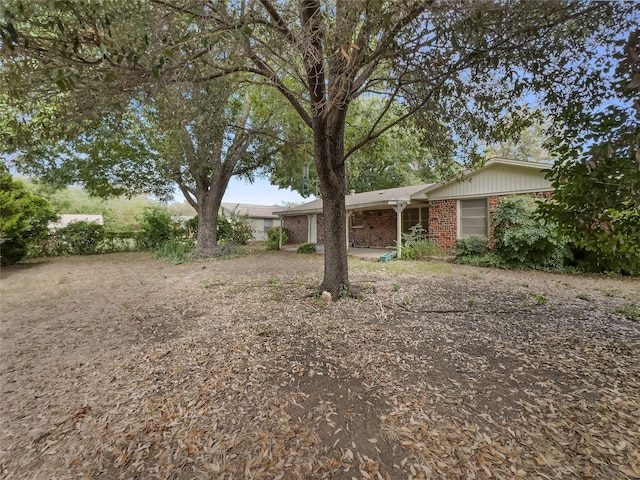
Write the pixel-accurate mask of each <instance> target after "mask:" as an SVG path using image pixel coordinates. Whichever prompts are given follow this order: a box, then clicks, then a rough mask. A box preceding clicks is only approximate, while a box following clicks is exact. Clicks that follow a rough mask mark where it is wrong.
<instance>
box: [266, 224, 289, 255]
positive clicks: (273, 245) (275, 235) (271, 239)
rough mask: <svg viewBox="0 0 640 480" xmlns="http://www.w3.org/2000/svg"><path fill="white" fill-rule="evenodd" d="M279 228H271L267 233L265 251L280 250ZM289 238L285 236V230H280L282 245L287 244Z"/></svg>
mask: <svg viewBox="0 0 640 480" xmlns="http://www.w3.org/2000/svg"><path fill="white" fill-rule="evenodd" d="M279 239H280V227H271V228H270V229H269V231H268V232H267V241H266V244H267V250H278V249H279V248H280V240H279ZM287 240H289V237H288V236H287V230H286V229H285V228H284V227H283V228H282V245H284V244H285V243H287Z"/></svg>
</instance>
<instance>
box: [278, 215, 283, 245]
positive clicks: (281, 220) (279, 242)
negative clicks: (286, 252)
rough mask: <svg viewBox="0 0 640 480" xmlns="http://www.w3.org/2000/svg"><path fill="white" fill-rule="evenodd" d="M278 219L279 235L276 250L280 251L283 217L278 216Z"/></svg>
mask: <svg viewBox="0 0 640 480" xmlns="http://www.w3.org/2000/svg"><path fill="white" fill-rule="evenodd" d="M278 218H280V235H279V236H278V250H282V222H284V215H278Z"/></svg>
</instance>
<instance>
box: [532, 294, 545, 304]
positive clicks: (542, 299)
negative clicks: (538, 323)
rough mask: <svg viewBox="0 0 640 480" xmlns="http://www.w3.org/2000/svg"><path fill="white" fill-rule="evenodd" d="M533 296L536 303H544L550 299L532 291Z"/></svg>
mask: <svg viewBox="0 0 640 480" xmlns="http://www.w3.org/2000/svg"><path fill="white" fill-rule="evenodd" d="M531 296H532V297H533V298H535V299H536V305H544V304H546V303H548V302H549V299H548V298H547V297H545V296H544V295H541V294H539V293H532V294H531Z"/></svg>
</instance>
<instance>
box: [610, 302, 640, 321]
mask: <svg viewBox="0 0 640 480" xmlns="http://www.w3.org/2000/svg"><path fill="white" fill-rule="evenodd" d="M615 313H618V314H620V315H622V316H623V317H624V318H626V319H627V320H631V321H632V322H637V321H640V309H639V308H638V305H636V304H635V303H628V304H627V305H625V306H624V307H622V308H619V309H618V310H616V311H615Z"/></svg>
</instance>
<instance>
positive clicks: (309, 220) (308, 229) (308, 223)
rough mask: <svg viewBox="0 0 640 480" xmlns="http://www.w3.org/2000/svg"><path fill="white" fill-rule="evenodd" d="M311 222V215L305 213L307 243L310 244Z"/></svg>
mask: <svg viewBox="0 0 640 480" xmlns="http://www.w3.org/2000/svg"><path fill="white" fill-rule="evenodd" d="M312 220H313V213H307V243H311V221H312Z"/></svg>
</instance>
